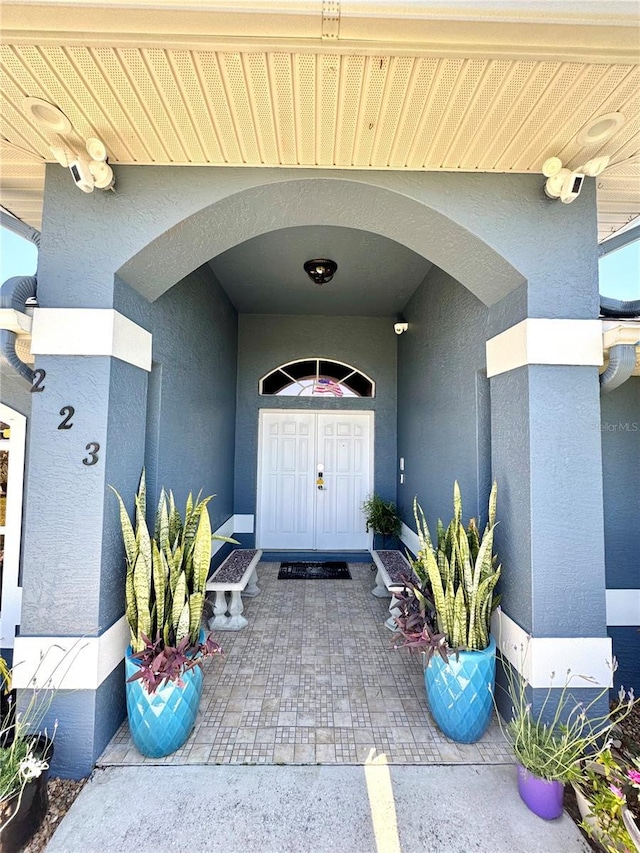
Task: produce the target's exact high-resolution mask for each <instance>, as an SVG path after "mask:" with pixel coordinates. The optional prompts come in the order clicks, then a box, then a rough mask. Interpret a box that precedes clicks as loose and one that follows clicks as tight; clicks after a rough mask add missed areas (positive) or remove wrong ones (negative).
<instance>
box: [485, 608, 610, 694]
mask: <svg viewBox="0 0 640 853" xmlns="http://www.w3.org/2000/svg"><path fill="white" fill-rule="evenodd" d="M491 633H492V634H493V636H494V637H495V639H496V643H497V645H498V647H499V648H500V650H501V651H502V653H503V654H504V656H505V657H506V658H507V660H508V661H509V663H510V664H511V665H512V666H513V667H514V669H516V670H517V671H518V672H519V673H520V674H521V675H522V676H524V678H525V679H526V680H527V681H528V682H529V684H530V685H531V686H532V687H535V688H538V687H540V688H545V689H546V688H549V687H558V688H561V687H563V686H564V684H565V680H566V678H567V672H568V671H569V670H570V674H571V675H573V676H574V677H573V678H572V680H571V687H572V688H573V689H575V690H577V689H580V688H581V687H585V688H594V687H595V688H600V689H602V688H603V687H612V686H613V671H612V668H611V665H612V660H613V652H612V648H611V639H610V638H609V637H532V636H531V635H530V634H528V633H527V632H526V631H525V630H524V629H523V628H521V627H520V625H518V623H517V622H514V620H513V619H511V618H510V617H509V616H507V614H506V613H505V612H504V611H503V610H502V608H501V607H498V609H497V610H496V611H495V613H494V614H493V618H492V620H491ZM554 673H555V675H553V674H554ZM580 676H584V678H581V677H580ZM585 678H587V679H592V680H585Z"/></svg>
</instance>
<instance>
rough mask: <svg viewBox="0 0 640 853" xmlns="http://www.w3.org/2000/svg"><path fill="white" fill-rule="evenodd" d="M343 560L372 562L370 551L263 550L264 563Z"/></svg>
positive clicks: (347, 561) (346, 561) (348, 561)
mask: <svg viewBox="0 0 640 853" xmlns="http://www.w3.org/2000/svg"><path fill="white" fill-rule="evenodd" d="M337 560H343V561H344V562H345V563H370V562H371V552H370V551H285V550H280V551H275V550H274V551H268V550H265V551H263V552H262V560H261V562H263V563H285V562H298V563H322V562H335V561H337Z"/></svg>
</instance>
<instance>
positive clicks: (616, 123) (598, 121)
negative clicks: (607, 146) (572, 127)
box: [576, 113, 626, 148]
mask: <svg viewBox="0 0 640 853" xmlns="http://www.w3.org/2000/svg"><path fill="white" fill-rule="evenodd" d="M625 122H626V118H625V117H624V116H623V115H622V113H607V114H606V115H602V116H594V118H592V119H589V121H588V122H587V123H586V124H585V126H584V127H583V128H582V130H581V131H580V133H579V134H578V136H577V137H576V139H577V141H578V145H581V146H582V147H583V148H587V147H589V146H593V145H601V144H602V143H603V142H607V140H609V139H611V137H612V136H613V135H614V134H615V133H617V132H618V131H619V130H620V128H621V127H622V126H623V125H624V123H625Z"/></svg>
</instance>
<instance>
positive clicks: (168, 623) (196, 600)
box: [112, 471, 237, 692]
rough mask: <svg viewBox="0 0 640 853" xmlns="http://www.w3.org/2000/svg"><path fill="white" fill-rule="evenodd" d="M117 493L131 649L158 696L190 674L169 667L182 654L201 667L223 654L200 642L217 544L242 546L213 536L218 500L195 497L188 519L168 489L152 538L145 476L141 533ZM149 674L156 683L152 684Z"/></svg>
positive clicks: (139, 507)
mask: <svg viewBox="0 0 640 853" xmlns="http://www.w3.org/2000/svg"><path fill="white" fill-rule="evenodd" d="M112 488H113V487H112ZM113 491H114V493H115V495H116V497H117V499H118V502H119V506H120V525H121V527H122V538H123V541H124V547H125V557H126V563H127V576H126V615H127V622H128V624H129V630H130V634H131V648H132V650H133V653H134V655H139V654H140V655H142V657H141V660H143V661H144V664H145V666H144V669H143V676H142V678H143V681H144V682H145V685H146V687H147V689H148V690H149V692H153V690H154V689H155V688H156V687H157V686H158V684H160V683H163V682H164V681H166V680H170V681H177V680H178V679H179V677H180V673H181V672H184V668H182V669H181V668H178V669H176V668H175V667H174V666H172V665H167V661H173V660H175V651H176V649H177V648H180V649H181V650H182V652H184V654H185V656H186V657H188V658H189V659H196V660H197V661H198V662H201V661H202V658H203V657H205V656H207V655H209V654H215V653H219V652H220V651H221V649H220V647H219V646H218V645H217V644H214V643H212V642H209V640H208V639H207V640H205V642H204V643H201V642H200V631H201V623H202V610H203V607H204V600H205V594H206V583H207V576H208V574H209V564H210V562H211V541H212V539H219V540H222V541H224V542H232V543H234V544H237V543H235V540H234V539H228V538H226V537H223V536H217V535H212V533H211V522H210V520H209V511H208V509H207V504H208V503H209V501H210V500H211V498H212V497H213V496H212V495H211V496H209V497H206V498H202V499H201V497H200V495H198V496H197V497H196V498H195V499H194V497H193V494H192V493H189V496H188V498H187V503H186V508H185V513H184V519H183V518H182V517H181V515H180V512H179V511H178V509H177V507H176V504H175V500H174V497H173V493H172V492H169V493H168V494H167V493H166V492H165V490H164V489H163V490H162V492H161V494H160V499H159V501H158V508H157V510H156V515H155V529H154V535H153V537H152V536H151V535H150V533H149V529H148V527H147V522H146V486H145V475H144V471H143V472H142V476H141V478H140V486H139V489H138V493H137V495H136V497H135V518H134V520H135V529H134V525H133V523H132V522H131V519H130V518H129V515H128V513H127V510H126V508H125V505H124V501H123V500H122V498H121V497H120V495H119V494H118V492H117V491H116V490H115V489H113ZM185 641H186V642H185ZM170 649H171V650H172V654H169V650H170ZM149 673H153V677H149V678H147V676H148V675H149ZM176 673H177V674H176Z"/></svg>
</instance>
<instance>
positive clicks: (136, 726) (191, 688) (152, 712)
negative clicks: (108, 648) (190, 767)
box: [124, 647, 203, 758]
mask: <svg viewBox="0 0 640 853" xmlns="http://www.w3.org/2000/svg"><path fill="white" fill-rule="evenodd" d="M130 654H131V647H129V648H128V649H127V656H126V658H125V662H124V665H125V677H126V678H130V677H131V676H132V675H135V673H136V672H137V670H138V664H137V662H136V661H132V660H131V658H130V657H129V655H130ZM182 680H183V682H184V687H180V686H179V685H178V684H176V683H175V682H171V681H170V682H169V683H168V684H165V685H164V686H162V687H160V688H159V689H158V690H156V691H155V693H151V694H149V693H147V691H146V688H145V687H144V685H143V683H142V681H140V680H138V681H132V682H130V683H129V682H127V684H126V685H125V686H126V694H127V714H128V715H129V730H130V732H131V738H132V739H133V742H134V744H135V745H136V748H137V749H138V750H139V751H140V752H141V753H142V754H143V755H146V756H147V757H148V758H162V756H164V755H170V754H171V753H172V752H175V751H176V750H177V749H180V747H181V746H182V744H183V743H184V742H185V741H186V739H187V738H188V737H189V735H190V734H191V732H192V730H193V727H194V725H195V722H196V716H197V714H198V707H199V705H200V697H201V695H202V680H203V674H202V667H201V666H195V667H194V668H193V669H190V670H189V671H188V672H186V673H185V674H184V675H183V676H182Z"/></svg>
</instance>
